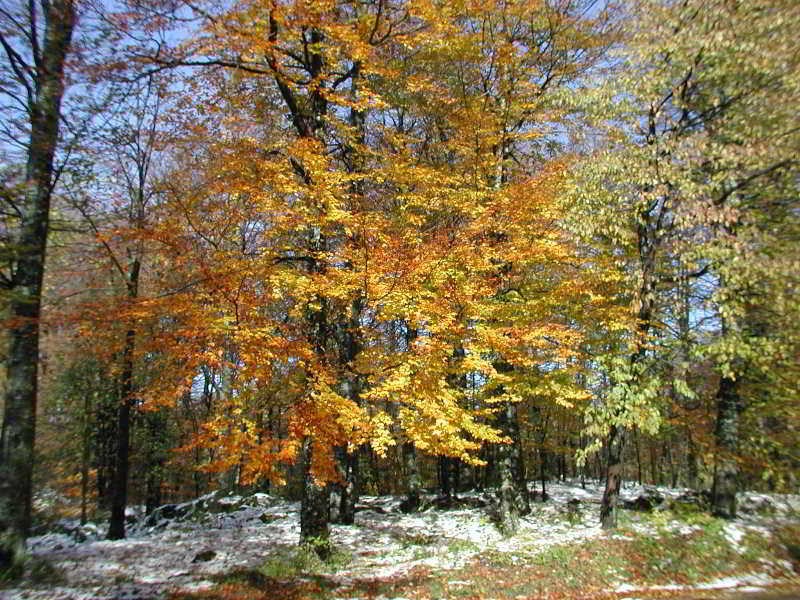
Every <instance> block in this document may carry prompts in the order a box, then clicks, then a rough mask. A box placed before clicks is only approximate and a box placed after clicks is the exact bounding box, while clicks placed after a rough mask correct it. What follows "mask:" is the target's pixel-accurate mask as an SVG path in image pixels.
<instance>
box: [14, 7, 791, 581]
mask: <svg viewBox="0 0 800 600" xmlns="http://www.w3.org/2000/svg"><path fill="white" fill-rule="evenodd" d="M798 31H800V5H798V4H797V3H796V2H794V1H793V0H750V1H747V2H738V1H734V0H712V1H700V0H681V1H673V0H658V1H656V0H652V1H642V2H640V1H638V0H626V1H623V2H619V3H617V2H600V1H596V0H479V1H477V0H476V1H473V0H319V1H312V0H197V1H191V2H190V1H188V0H136V1H133V0H132V1H130V2H110V1H108V2H100V3H97V2H94V1H93V0H40V1H38V2H37V1H36V0H31V2H18V1H16V0H2V4H1V5H0V43H1V44H2V49H3V54H2V60H0V112H2V125H1V126H0V156H2V164H1V165H0V183H2V188H1V190H2V191H0V219H2V220H0V286H1V287H2V292H0V309H1V310H2V313H3V322H4V327H3V330H2V333H1V334H0V338H1V341H2V350H1V351H0V359H1V360H2V361H3V367H4V368H3V369H2V373H1V374H0V388H2V392H3V398H4V400H3V405H4V416H3V429H2V444H1V445H0V568H9V567H13V565H15V564H17V563H18V562H19V561H20V560H21V558H20V557H21V556H22V554H23V552H24V540H25V538H26V537H27V536H28V535H29V534H30V530H31V523H32V518H35V519H39V520H43V519H44V520H46V519H47V518H52V517H53V516H54V514H56V513H57V514H59V515H73V516H80V518H81V519H83V520H84V521H85V520H87V519H91V520H100V519H108V522H109V529H108V537H109V539H119V538H122V537H124V536H125V527H126V520H125V510H126V507H128V506H130V505H139V504H143V505H146V510H147V511H148V512H150V511H152V510H154V509H155V508H156V507H158V506H160V505H162V504H165V503H168V502H180V501H184V500H188V499H191V498H196V497H199V496H201V495H203V494H206V493H208V492H209V491H212V490H216V489H223V490H237V491H241V490H251V491H254V490H259V491H269V492H270V493H275V494H279V495H284V496H285V497H289V498H293V499H300V500H301V518H300V522H301V538H302V539H303V540H305V541H306V542H309V543H312V544H313V546H314V548H315V550H317V552H318V553H319V554H320V555H323V556H324V555H326V554H327V553H329V552H330V547H329V545H328V543H327V539H328V535H329V524H330V522H331V521H332V520H335V521H338V522H342V523H352V522H353V519H354V515H355V507H356V502H357V500H358V497H359V495H361V494H372V495H376V494H396V495H403V496H404V497H405V500H404V501H403V506H402V509H403V510H404V511H408V512H410V511H414V510H416V509H418V508H419V507H420V503H421V495H422V494H423V492H424V491H434V492H435V493H436V495H437V499H436V502H437V504H438V505H439V506H442V507H445V506H449V505H452V504H453V503H457V502H458V495H459V494H460V493H462V492H463V491H465V490H467V489H476V488H477V489H489V488H492V489H493V490H495V491H494V492H493V494H494V497H495V502H496V506H495V515H496V520H497V524H498V526H499V527H500V528H501V530H502V531H504V532H509V533H513V532H514V531H515V529H516V528H517V527H518V523H519V518H520V515H524V514H525V513H526V512H527V511H528V510H530V503H531V502H532V500H533V498H531V497H530V493H529V489H530V487H529V484H530V483H531V482H537V483H536V486H537V487H536V489H538V490H539V491H538V492H537V497H538V498H539V499H542V498H543V497H546V494H547V489H548V485H549V483H550V482H556V481H559V480H567V479H581V480H589V479H595V480H598V479H599V480H601V481H602V482H603V483H604V484H605V492H604V495H603V501H602V506H601V512H600V518H601V520H602V523H603V526H604V527H607V528H612V527H614V526H615V525H616V521H617V505H618V496H619V492H620V484H621V481H622V480H637V481H638V482H640V483H654V484H665V485H670V486H672V487H677V486H684V487H688V488H692V489H694V490H697V491H698V492H703V493H705V494H706V496H705V498H706V499H707V502H708V508H709V510H710V511H711V512H713V513H714V514H715V515H718V516H722V517H728V518H730V517H733V516H735V514H736V493H737V491H741V490H745V489H751V490H766V491H772V492H794V493H796V492H797V491H798V485H799V484H798V469H799V468H800V457H798V454H797V448H798V445H797V444H798V426H800V406H799V405H798V401H797V399H798V381H800V367H799V365H800V361H798V358H800V329H799V327H800V326H799V325H798V323H800V295H799V294H798V283H799V282H798V278H799V277H800V244H798V241H800V203H799V202H798V181H799V179H798V167H799V166H800V165H799V164H798V157H800V117H798V111H797V107H798V105H800V64H799V63H800V45H798V44H797V42H796V34H797V32H798ZM34 438H35V442H34ZM54 498H55V500H53V499H54ZM34 499H36V501H35V502H34ZM48 499H49V500H48ZM45 500H47V501H46V502H45ZM37 506H47V507H48V508H47V509H46V510H44V509H37ZM32 507H33V508H32ZM332 507H333V510H332ZM37 510H38V512H37ZM32 513H33V517H32Z"/></svg>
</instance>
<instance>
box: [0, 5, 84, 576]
mask: <svg viewBox="0 0 800 600" xmlns="http://www.w3.org/2000/svg"><path fill="white" fill-rule="evenodd" d="M76 12H77V7H76V4H75V2H73V1H72V0H64V1H61V0H57V1H55V2H43V3H41V4H37V3H35V2H33V3H29V4H27V5H24V6H23V5H22V4H20V5H11V6H9V7H8V8H4V9H3V11H2V13H0V15H1V16H0V19H2V26H1V27H2V30H1V31H0V44H2V47H3V51H4V59H5V60H4V62H3V65H2V75H0V77H2V80H3V81H2V95H3V104H2V107H3V112H4V114H5V115H6V116H7V117H8V120H6V121H5V123H6V124H7V125H8V126H9V127H11V126H12V124H14V123H18V122H19V121H17V120H16V118H15V115H16V117H20V118H21V122H22V123H24V125H23V126H22V131H16V132H15V131H9V130H7V131H6V135H7V136H10V139H8V138H7V139H6V142H7V143H9V142H10V143H15V142H16V143H19V142H21V144H20V146H21V152H22V154H23V155H24V156H23V157H22V158H23V159H24V161H25V169H24V174H23V175H22V176H21V177H20V180H19V184H18V185H17V186H13V187H11V186H7V185H6V186H4V188H3V197H2V200H3V207H4V208H3V213H4V224H12V226H11V227H10V228H9V229H5V230H4V231H3V236H4V238H5V239H4V252H3V254H4V255H5V256H4V258H5V259H6V261H7V265H8V270H6V271H5V272H4V273H3V279H2V282H3V287H4V288H5V294H4V296H5V298H4V301H5V302H6V303H7V308H6V318H7V327H8V332H7V344H8V350H7V352H6V354H5V367H6V383H5V388H6V389H5V408H4V415H3V430H2V439H1V440H0V482H1V483H0V568H3V569H5V568H8V567H11V566H13V565H15V564H17V563H18V561H19V559H20V556H21V553H22V551H23V548H24V540H25V538H26V537H27V535H28V531H29V528H30V512H31V491H32V490H31V474H32V470H33V444H34V430H35V422H36V399H37V376H38V364H39V317H40V314H41V292H42V280H43V277H44V262H45V253H46V247H47V234H48V223H49V212H50V203H51V196H52V193H53V188H54V186H55V184H56V179H57V171H56V169H55V168H54V165H55V162H54V161H55V155H56V149H57V146H58V141H59V126H60V120H61V100H62V97H63V94H64V87H65V78H64V67H65V62H66V60H67V57H68V55H69V52H70V43H71V41H72V33H73V28H74V26H75V21H76ZM26 135H27V140H25V139H21V138H20V137H18V136H26Z"/></svg>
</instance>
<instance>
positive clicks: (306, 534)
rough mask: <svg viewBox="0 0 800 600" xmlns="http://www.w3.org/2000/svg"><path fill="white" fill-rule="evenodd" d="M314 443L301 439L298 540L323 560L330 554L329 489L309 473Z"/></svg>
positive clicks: (308, 439)
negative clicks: (300, 492)
mask: <svg viewBox="0 0 800 600" xmlns="http://www.w3.org/2000/svg"><path fill="white" fill-rule="evenodd" d="M313 452H314V443H313V441H312V440H311V439H310V438H306V439H305V440H304V441H303V448H302V457H301V458H302V467H303V496H302V500H301V502H300V542H301V543H302V544H307V545H309V546H310V547H311V548H312V549H313V550H314V551H315V552H316V553H317V554H318V555H319V557H320V558H322V559H323V560H324V559H326V558H328V556H330V551H331V548H330V535H331V532H330V525H329V523H330V511H331V504H330V502H331V499H330V498H331V490H330V486H329V485H328V484H324V483H323V484H320V483H318V482H317V481H315V480H314V477H313V476H312V474H311V462H312V457H313Z"/></svg>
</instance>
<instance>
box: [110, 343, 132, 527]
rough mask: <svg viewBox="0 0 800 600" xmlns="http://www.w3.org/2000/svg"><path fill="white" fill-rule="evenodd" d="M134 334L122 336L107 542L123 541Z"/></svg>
mask: <svg viewBox="0 0 800 600" xmlns="http://www.w3.org/2000/svg"><path fill="white" fill-rule="evenodd" d="M135 343H136V332H135V331H134V330H129V331H128V332H127V333H126V334H125V347H124V350H123V352H122V374H121V382H120V404H119V410H118V413H117V453H116V462H115V464H114V478H113V479H112V482H111V519H110V521H109V524H108V536H107V537H108V539H110V540H119V539H122V538H124V537H125V508H126V507H127V505H128V470H129V464H130V461H129V456H130V445H131V441H130V438H131V434H130V428H131V410H132V408H133V350H134V345H135Z"/></svg>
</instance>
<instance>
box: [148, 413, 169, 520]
mask: <svg viewBox="0 0 800 600" xmlns="http://www.w3.org/2000/svg"><path fill="white" fill-rule="evenodd" d="M145 422H146V425H147V452H146V460H147V465H146V467H145V468H146V470H147V473H146V474H145V512H146V513H147V514H150V513H151V512H153V511H154V510H155V509H156V508H158V507H159V506H161V504H162V495H161V488H162V486H163V483H164V463H165V462H166V459H167V457H166V456H165V451H166V448H167V446H166V444H167V442H166V439H165V437H166V432H165V429H166V426H167V423H166V419H165V415H164V412H163V411H162V410H157V411H154V412H148V413H147V414H146V415H145Z"/></svg>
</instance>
